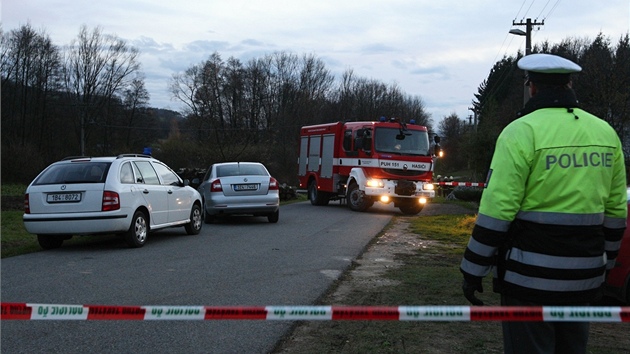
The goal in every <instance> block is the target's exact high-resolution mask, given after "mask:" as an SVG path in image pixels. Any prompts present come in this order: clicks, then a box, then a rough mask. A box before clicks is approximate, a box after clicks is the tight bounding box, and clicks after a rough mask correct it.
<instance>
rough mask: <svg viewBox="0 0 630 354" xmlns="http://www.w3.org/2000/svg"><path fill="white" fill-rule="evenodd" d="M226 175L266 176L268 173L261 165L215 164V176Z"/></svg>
mask: <svg viewBox="0 0 630 354" xmlns="http://www.w3.org/2000/svg"><path fill="white" fill-rule="evenodd" d="M228 176H268V173H267V171H266V170H265V168H264V167H263V166H261V165H254V164H251V165H250V164H233V165H223V166H217V177H228Z"/></svg>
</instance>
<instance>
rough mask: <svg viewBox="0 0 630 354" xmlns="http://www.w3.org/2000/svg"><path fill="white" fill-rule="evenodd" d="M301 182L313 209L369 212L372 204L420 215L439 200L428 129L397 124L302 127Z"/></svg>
mask: <svg viewBox="0 0 630 354" xmlns="http://www.w3.org/2000/svg"><path fill="white" fill-rule="evenodd" d="M300 138H301V139H300V153H299V159H298V177H299V180H300V188H302V189H307V190H308V198H309V200H310V201H311V204H313V205H327V204H328V202H329V201H331V200H343V199H344V198H345V199H346V201H347V203H348V206H349V207H350V209H352V210H354V211H365V210H367V209H368V208H370V207H371V206H372V205H373V204H374V202H376V201H379V202H382V203H394V206H395V207H398V208H400V211H402V212H403V213H404V214H408V215H415V214H417V213H419V212H420V211H421V210H422V208H423V207H424V205H425V204H426V203H427V201H428V200H429V199H431V198H433V197H434V196H435V191H434V186H433V183H432V182H431V180H432V178H433V166H434V156H433V152H435V151H438V150H439V137H437V136H436V137H435V138H434V141H435V147H434V148H433V149H432V148H431V146H430V143H429V134H428V131H427V128H426V127H424V126H420V125H415V124H413V121H412V122H410V123H408V124H407V123H404V122H402V121H401V120H399V119H395V118H392V119H389V120H388V119H384V118H381V120H380V121H378V122H337V123H330V124H319V125H311V126H305V127H302V129H301V131H300Z"/></svg>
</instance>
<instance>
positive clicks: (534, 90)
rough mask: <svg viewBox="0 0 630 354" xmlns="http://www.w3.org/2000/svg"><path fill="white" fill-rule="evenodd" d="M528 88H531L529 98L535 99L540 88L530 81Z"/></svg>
mask: <svg viewBox="0 0 630 354" xmlns="http://www.w3.org/2000/svg"><path fill="white" fill-rule="evenodd" d="M527 86H529V97H534V96H536V94H537V93H538V87H537V86H536V84H535V83H534V82H533V81H528V83H527Z"/></svg>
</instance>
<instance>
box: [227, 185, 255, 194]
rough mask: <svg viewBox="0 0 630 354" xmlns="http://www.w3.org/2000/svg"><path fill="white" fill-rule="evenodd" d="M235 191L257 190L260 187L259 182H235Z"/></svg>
mask: <svg viewBox="0 0 630 354" xmlns="http://www.w3.org/2000/svg"><path fill="white" fill-rule="evenodd" d="M233 187H234V191H237V192H238V191H255V190H257V189H258V185H257V184H235V185H234V186H233Z"/></svg>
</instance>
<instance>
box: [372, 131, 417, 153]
mask: <svg viewBox="0 0 630 354" xmlns="http://www.w3.org/2000/svg"><path fill="white" fill-rule="evenodd" d="M374 149H375V150H376V151H377V152H386V153H393V154H401V155H422V156H428V155H429V135H428V134H427V132H424V131H420V130H410V129H407V130H405V131H404V132H401V130H400V129H397V128H382V127H378V128H376V130H375V132H374Z"/></svg>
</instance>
